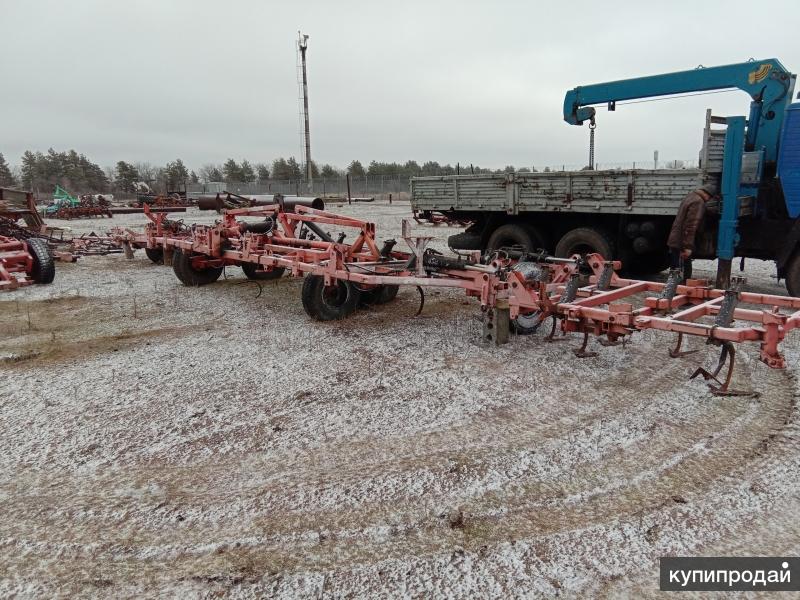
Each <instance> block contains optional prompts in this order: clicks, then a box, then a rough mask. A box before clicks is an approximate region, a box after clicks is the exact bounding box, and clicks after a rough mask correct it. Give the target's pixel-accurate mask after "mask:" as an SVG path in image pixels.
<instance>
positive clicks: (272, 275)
mask: <svg viewBox="0 0 800 600" xmlns="http://www.w3.org/2000/svg"><path fill="white" fill-rule="evenodd" d="M239 266H240V267H242V271H244V274H245V275H246V276H247V278H248V279H256V280H258V281H268V280H271V279H280V278H281V277H283V273H284V271H286V268H284V267H273V268H272V269H270V270H269V271H259V270H258V268H259V265H256V264H253V263H249V262H243V263H242V264H241V265H239Z"/></svg>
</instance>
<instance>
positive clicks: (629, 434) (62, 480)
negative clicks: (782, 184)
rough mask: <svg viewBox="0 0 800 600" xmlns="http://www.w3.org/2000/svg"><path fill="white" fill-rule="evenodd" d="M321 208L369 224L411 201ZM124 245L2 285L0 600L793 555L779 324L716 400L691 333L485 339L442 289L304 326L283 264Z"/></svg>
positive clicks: (491, 579)
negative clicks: (268, 277)
mask: <svg viewBox="0 0 800 600" xmlns="http://www.w3.org/2000/svg"><path fill="white" fill-rule="evenodd" d="M329 208H330V209H331V210H334V211H336V212H342V213H346V214H354V215H357V216H359V217H363V218H369V219H370V220H373V221H375V222H376V223H377V225H378V232H379V236H380V237H381V238H388V237H397V238H398V239H399V238H400V221H401V219H402V218H403V217H405V216H407V215H408V214H409V208H408V204H395V205H393V206H389V205H388V204H375V205H353V206H352V207H350V206H347V205H344V206H331V207H329ZM179 216H183V218H185V219H186V220H187V222H206V223H208V222H212V221H213V220H214V218H215V215H213V214H211V215H209V214H207V213H199V212H197V211H194V210H191V211H190V212H189V213H187V214H186V215H179ZM143 223H144V218H143V217H142V216H141V215H128V216H124V217H123V216H118V217H115V218H114V219H113V221H111V220H107V221H101V220H84V221H71V222H68V223H64V224H65V225H68V226H70V227H72V228H73V229H74V231H75V232H76V233H83V232H88V231H91V230H94V231H102V230H103V229H104V228H105V227H109V226H111V225H112V224H113V225H121V224H124V225H126V226H131V227H135V226H138V225H141V224H143ZM417 231H420V232H425V234H427V235H435V236H437V240H436V242H435V244H434V246H435V247H437V248H439V249H441V250H445V249H446V237H447V236H448V235H449V234H452V233H453V232H454V231H455V230H453V229H450V228H446V227H440V228H421V227H418V228H417ZM401 245H402V242H401ZM398 247H399V246H398ZM140 254H141V252H137V257H136V258H135V259H134V260H132V261H131V260H126V259H125V258H124V257H123V256H121V255H113V256H107V257H97V258H82V259H81V260H80V261H79V262H78V263H76V264H58V273H57V279H56V281H55V283H54V284H53V285H50V286H41V287H40V286H37V287H34V288H27V289H24V290H19V291H15V292H12V293H7V294H4V295H3V296H1V297H0V373H1V374H2V377H1V378H0V411H1V412H0V415H2V419H1V420H0V435H1V436H2V440H3V452H2V453H0V514H2V519H0V596H9V595H15V594H16V595H18V596H19V597H72V596H76V595H78V596H108V597H137V598H138V597H154V596H159V595H170V596H176V597H201V596H208V595H216V594H218V593H225V594H229V595H231V596H234V597H242V598H249V597H264V596H286V597H288V596H291V597H320V596H324V597H340V596H344V597H363V596H372V597H383V596H387V595H393V596H394V595H409V596H428V595H433V596H437V597H475V596H491V597H526V596H535V595H543V596H559V595H560V596H565V597H575V596H576V595H583V596H596V595H615V596H618V595H630V596H634V597H639V596H653V595H656V594H657V586H658V557H659V556H663V555H667V554H679V555H680V554H684V555H686V554H688V555H712V556H713V555H750V554H756V555H786V554H796V553H797V552H798V551H800V542H799V541H798V540H800V535H799V534H800V525H798V523H800V519H798V516H800V484H798V483H797V482H798V481H800V479H799V478H798V476H800V447H799V446H798V418H797V417H798V415H797V408H796V397H797V395H798V393H800V391H798V386H797V380H796V374H797V364H798V359H800V346H799V345H798V341H797V340H796V339H794V338H790V339H789V340H787V343H786V344H785V348H786V350H787V358H788V361H789V363H790V368H789V369H787V370H786V371H774V370H770V369H768V368H767V367H766V366H765V365H763V364H761V363H760V362H759V361H758V360H757V351H756V350H757V349H756V348H755V347H747V348H745V349H743V351H742V352H741V353H740V364H739V367H738V371H737V374H736V376H735V381H734V383H735V385H736V387H740V388H748V389H757V390H758V391H760V392H761V396H760V397H759V398H715V397H713V396H711V395H710V394H709V393H708V392H707V389H706V387H705V385H704V384H703V383H702V382H701V381H698V380H692V381H689V380H688V379H687V377H688V375H689V374H690V373H691V372H692V371H693V370H694V368H695V366H696V365H697V364H698V363H703V364H705V365H706V366H708V365H710V364H712V363H713V361H714V360H715V359H716V356H715V354H714V350H713V349H712V348H708V347H706V346H704V345H703V344H702V343H701V342H700V341H698V340H691V341H690V343H691V345H692V346H693V347H695V348H697V349H699V350H700V352H698V353H697V354H694V355H690V356H688V357H685V358H683V359H678V360H672V359H669V358H668V356H667V348H668V347H669V345H670V344H671V343H672V342H673V340H672V339H671V338H670V337H668V336H665V335H662V334H656V333H643V334H637V335H636V336H634V338H633V339H632V341H631V342H630V343H629V344H627V345H626V346H625V347H615V348H604V347H601V346H599V345H597V344H596V342H593V346H592V348H593V349H594V350H597V351H598V353H599V355H598V356H597V357H596V358H591V359H584V360H579V359H576V358H575V357H574V356H573V355H572V352H571V348H573V347H575V346H577V345H578V341H577V340H572V339H571V340H570V341H567V342H562V343H553V344H547V343H545V342H544V340H543V334H537V335H534V336H530V337H519V338H514V339H513V340H512V342H511V343H510V344H508V345H505V346H502V347H495V346H488V345H484V344H483V343H482V342H481V341H480V331H481V324H480V321H479V315H480V311H479V309H478V307H477V306H476V304H475V302H474V301H470V300H468V299H467V298H466V297H465V296H463V294H460V293H458V292H456V291H453V290H442V291H439V292H430V293H428V295H427V298H426V305H425V310H424V312H423V314H422V315H421V316H420V317H417V318H413V315H414V313H415V312H416V309H417V306H418V296H417V293H416V291H415V290H413V289H405V290H402V291H401V293H400V295H399V296H398V298H397V300H396V301H395V302H393V303H391V304H388V305H384V306H380V307H374V308H371V309H368V310H363V311H359V312H358V313H357V314H356V315H354V316H353V317H351V318H350V319H348V320H347V321H344V322H336V323H317V322H312V321H310V320H309V319H308V317H307V316H306V314H305V313H304V311H303V309H302V305H301V304H300V298H299V292H300V285H301V282H300V281H299V280H294V279H291V278H288V277H285V278H283V279H281V280H279V281H276V282H267V283H266V284H265V285H264V286H263V292H262V294H261V295H260V297H257V296H258V291H259V290H258V287H257V286H256V285H255V284H253V283H251V282H248V281H247V280H246V279H245V278H244V276H243V274H242V273H241V271H240V270H239V269H236V268H229V269H227V272H226V278H225V279H224V280H220V282H218V283H216V284H214V285H211V286H207V287H202V288H187V287H183V286H182V285H180V284H179V283H178V281H177V279H176V278H175V277H174V275H173V273H172V270H171V269H170V268H169V267H164V266H156V265H153V264H151V263H150V262H149V261H148V260H147V259H146V258H145V257H144V256H143V255H141V256H140ZM713 266H714V265H713V264H712V263H700V262H698V263H697V265H696V270H697V271H702V270H706V271H707V272H708V274H709V275H710V274H711V273H712V272H713ZM746 274H747V276H748V278H749V283H748V285H749V287H750V288H751V289H757V290H760V291H765V292H770V293H783V288H782V287H781V286H780V285H779V284H778V283H777V282H776V281H775V280H774V279H772V278H771V277H770V275H771V269H770V266H769V265H768V264H767V263H759V262H757V261H752V262H749V263H748V265H747V273H746Z"/></svg>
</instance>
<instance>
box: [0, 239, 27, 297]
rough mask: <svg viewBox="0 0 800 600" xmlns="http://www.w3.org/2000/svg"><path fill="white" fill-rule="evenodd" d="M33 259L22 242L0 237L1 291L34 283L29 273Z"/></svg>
mask: <svg viewBox="0 0 800 600" xmlns="http://www.w3.org/2000/svg"><path fill="white" fill-rule="evenodd" d="M32 270H33V257H32V256H31V255H30V253H29V252H28V245H27V244H26V243H25V242H23V241H22V240H17V239H15V238H10V237H5V236H0V291H5V290H15V289H17V288H19V287H22V286H26V285H31V284H33V283H34V281H33V279H32V278H31V277H30V276H29V273H30V272H31V271H32Z"/></svg>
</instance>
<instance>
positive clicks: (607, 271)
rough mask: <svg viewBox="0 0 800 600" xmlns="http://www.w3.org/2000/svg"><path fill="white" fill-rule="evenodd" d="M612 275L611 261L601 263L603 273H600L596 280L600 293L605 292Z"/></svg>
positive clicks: (612, 264)
mask: <svg viewBox="0 0 800 600" xmlns="http://www.w3.org/2000/svg"><path fill="white" fill-rule="evenodd" d="M613 275H614V263H613V261H610V260H607V261H605V262H604V263H603V272H602V273H600V277H599V278H598V280H597V289H598V290H600V291H605V290H607V289H608V286H610V285H611V277H612V276H613Z"/></svg>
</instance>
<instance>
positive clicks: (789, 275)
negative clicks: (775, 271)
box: [786, 252, 800, 296]
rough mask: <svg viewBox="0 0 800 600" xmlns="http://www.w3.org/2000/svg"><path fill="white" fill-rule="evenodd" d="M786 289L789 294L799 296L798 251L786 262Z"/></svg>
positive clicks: (799, 260) (799, 256)
mask: <svg viewBox="0 0 800 600" xmlns="http://www.w3.org/2000/svg"><path fill="white" fill-rule="evenodd" d="M786 289H787V290H788V292H789V295H790V296H800V252H795V254H794V256H792V258H790V259H789V262H788V263H787V264H786Z"/></svg>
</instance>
